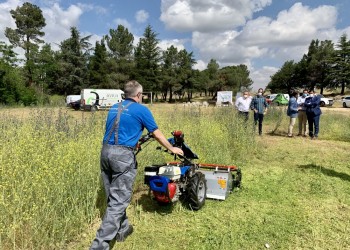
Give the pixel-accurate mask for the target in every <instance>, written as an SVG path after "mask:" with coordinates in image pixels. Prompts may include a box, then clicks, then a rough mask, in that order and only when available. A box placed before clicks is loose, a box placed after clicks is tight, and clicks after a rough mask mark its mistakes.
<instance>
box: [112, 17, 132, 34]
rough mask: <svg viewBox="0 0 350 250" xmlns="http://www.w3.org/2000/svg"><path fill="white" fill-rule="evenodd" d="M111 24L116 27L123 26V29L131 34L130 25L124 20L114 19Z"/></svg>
mask: <svg viewBox="0 0 350 250" xmlns="http://www.w3.org/2000/svg"><path fill="white" fill-rule="evenodd" d="M113 22H114V23H115V24H116V25H117V26H118V25H123V26H124V27H125V28H127V29H128V30H129V32H131V30H132V25H131V24H130V23H129V22H128V21H127V20H126V19H121V18H117V19H114V21H113Z"/></svg>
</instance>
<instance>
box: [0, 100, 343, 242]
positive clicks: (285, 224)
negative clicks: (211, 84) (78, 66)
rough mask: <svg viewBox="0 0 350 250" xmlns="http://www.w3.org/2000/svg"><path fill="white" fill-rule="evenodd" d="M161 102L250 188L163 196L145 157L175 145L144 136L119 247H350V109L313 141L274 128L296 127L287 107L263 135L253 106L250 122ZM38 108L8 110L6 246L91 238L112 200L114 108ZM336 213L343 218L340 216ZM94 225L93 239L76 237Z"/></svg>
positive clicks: (159, 112)
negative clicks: (104, 178)
mask: <svg viewBox="0 0 350 250" xmlns="http://www.w3.org/2000/svg"><path fill="white" fill-rule="evenodd" d="M151 109H152V110H153V113H154V116H155V118H156V121H157V123H158V125H159V128H160V129H161V130H162V131H163V133H164V134H165V136H166V137H170V136H171V134H170V132H171V131H173V130H182V131H183V132H184V134H185V141H186V143H187V144H188V145H189V146H190V147H191V149H192V150H193V151H194V152H195V153H197V154H198V156H199V160H198V161H197V162H205V163H218V164H227V165H237V166H239V167H240V168H242V170H243V188H242V189H241V190H240V191H236V192H234V194H233V195H231V196H230V197H229V198H228V200H226V201H224V202H220V201H213V200H207V204H206V206H205V207H204V209H202V210H200V211H198V212H192V211H189V210H188V209H185V208H184V207H182V205H181V204H180V203H177V204H175V205H173V206H170V207H159V206H158V205H157V204H156V203H154V201H152V200H150V198H149V196H148V195H147V187H146V186H144V185H143V184H142V182H143V168H144V167H145V166H147V165H152V164H157V163H164V162H167V161H171V160H173V156H171V155H168V154H165V153H162V152H161V151H159V150H156V149H155V148H156V146H157V143H156V142H151V143H150V144H148V145H147V146H145V145H144V147H143V150H142V151H141V152H140V154H139V155H138V156H137V158H138V162H139V174H138V175H137V180H136V183H135V187H134V198H133V201H132V203H131V205H130V207H129V208H128V213H129V218H130V220H131V221H132V223H133V224H134V225H135V228H136V231H135V233H134V236H132V237H131V238H130V239H128V241H126V242H125V243H122V244H120V245H118V247H117V248H120V247H122V248H123V249H168V248H169V245H171V246H172V247H174V248H177V249H178V248H182V249H193V248H196V249H218V248H220V249H261V248H263V247H264V244H265V243H269V244H270V245H271V246H275V248H276V249H277V248H279V249H296V248H299V249H300V248H303V247H305V246H306V248H313V246H315V247H314V248H315V249H325V248H327V246H328V245H327V244H332V246H334V249H342V248H344V247H346V246H347V245H348V243H349V244H350V239H349V237H348V236H346V232H347V231H348V229H346V228H345V225H346V222H345V223H344V222H342V220H341V219H342V218H343V219H345V220H349V219H350V217H349V215H348V214H347V212H348V211H349V207H350V193H349V192H350V191H349V189H348V182H349V181H350V179H349V175H350V174H349V173H347V168H346V159H343V158H342V157H345V158H347V157H349V151H348V147H349V144H348V142H349V140H348V139H347V138H349V137H348V136H349V133H348V132H347V131H346V132H344V131H345V130H346V128H349V125H350V121H349V118H347V119H344V116H341V115H339V116H338V115H336V114H324V115H323V116H322V117H321V134H320V138H321V140H320V141H317V142H316V144H315V142H312V143H314V144H312V143H311V141H310V140H306V139H305V140H304V139H303V138H300V139H299V138H298V139H296V140H294V141H284V140H283V138H282V140H280V138H281V137H278V136H277V137H276V136H269V135H268V133H269V132H270V131H272V130H274V129H275V130H276V131H275V132H276V133H275V134H277V135H283V133H285V131H286V130H287V124H288V119H287V118H286V116H285V113H284V111H282V110H280V109H276V110H270V111H269V113H268V115H267V116H266V120H265V122H264V131H266V132H268V133H267V134H264V135H263V137H262V138H260V137H258V139H257V137H256V132H254V128H253V120H252V117H250V119H249V121H248V123H247V124H245V123H244V122H243V121H242V120H241V119H239V117H238V116H237V113H236V112H235V111H234V110H232V109H230V108H225V107H223V108H208V109H205V108H199V107H197V108H188V107H186V108H184V107H181V106H179V105H178V106H176V105H172V106H157V105H154V106H152V107H151ZM30 112H31V113H30V115H29V116H27V115H24V116H23V117H22V116H21V115H18V114H17V115H16V116H14V115H12V114H11V113H10V112H4V111H2V113H1V115H2V119H1V121H0V128H1V131H2V133H1V134H0V146H1V163H0V171H1V176H0V178H1V179H0V211H1V213H0V216H1V218H0V249H87V248H88V245H89V244H90V243H91V240H92V239H93V236H94V234H95V230H96V228H95V227H94V228H91V227H90V226H91V224H92V223H93V222H95V221H96V219H97V222H98V223H99V220H100V218H101V216H102V215H103V212H104V208H105V199H104V194H103V189H102V188H101V184H100V179H99V173H100V170H99V155H100V149H101V140H102V136H103V132H104V125H105V118H106V113H105V112H96V113H94V114H91V113H88V112H81V113H80V112H74V111H67V110H65V109H58V110H57V109H31V111H30ZM25 117H27V118H25ZM322 139H326V140H329V142H327V141H325V140H322ZM285 140H287V139H285ZM335 140H341V141H343V142H338V141H335ZM317 143H318V144H317ZM326 143H329V145H328V144H326ZM332 150H337V151H335V152H333V151H332ZM347 159H348V158H347ZM348 167H350V166H349V165H348ZM332 211H334V213H333V214H332ZM341 217H342V218H341ZM332 221H333V222H334V223H336V225H328V223H331V224H332V223H333V222H332ZM98 223H97V224H98ZM87 228H88V229H89V230H88V231H87ZM334 230H335V231H334ZM83 235H85V238H86V242H78V243H76V244H73V245H70V244H68V243H69V242H74V241H76V240H77V239H80V238H81V237H82V236H83ZM326 235H329V236H330V237H332V238H330V239H329V238H325V237H326ZM347 235H350V234H347ZM67 244H68V245H67Z"/></svg>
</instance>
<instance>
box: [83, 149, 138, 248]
mask: <svg viewBox="0 0 350 250" xmlns="http://www.w3.org/2000/svg"><path fill="white" fill-rule="evenodd" d="M136 166H137V165H136V159H135V155H134V151H133V149H131V148H127V147H123V146H117V145H103V147H102V151H101V176H102V180H103V184H104V188H105V192H106V196H107V209H106V212H105V215H104V217H103V220H102V223H101V226H100V228H99V229H98V230H97V233H96V238H95V239H94V241H93V242H92V245H91V247H90V249H91V250H92V249H93V250H95V249H96V250H97V249H101V250H102V249H103V250H104V249H109V242H110V241H111V240H113V239H114V238H115V236H116V235H117V233H118V234H122V235H123V233H124V232H125V231H126V230H127V229H128V228H129V222H128V217H127V216H126V208H127V207H128V206H129V204H130V201H131V195H132V187H133V184H134V181H135V177H136V172H137V169H136Z"/></svg>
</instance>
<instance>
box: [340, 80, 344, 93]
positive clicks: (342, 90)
mask: <svg viewBox="0 0 350 250" xmlns="http://www.w3.org/2000/svg"><path fill="white" fill-rule="evenodd" d="M344 93H345V82H343V83H342V84H341V92H340V94H341V95H344Z"/></svg>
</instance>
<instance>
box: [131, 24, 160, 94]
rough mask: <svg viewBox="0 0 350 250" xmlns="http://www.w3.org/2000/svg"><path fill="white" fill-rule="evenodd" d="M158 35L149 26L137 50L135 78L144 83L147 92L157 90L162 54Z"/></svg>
mask: <svg viewBox="0 0 350 250" xmlns="http://www.w3.org/2000/svg"><path fill="white" fill-rule="evenodd" d="M157 36H158V34H157V33H155V31H154V30H153V29H152V27H151V26H150V25H148V26H147V27H146V29H145V31H144V33H143V37H141V38H140V41H139V43H138V44H137V46H136V49H135V54H134V56H135V64H136V72H135V78H136V79H137V80H138V81H139V82H141V83H142V85H143V87H144V90H145V91H154V90H157V89H155V87H156V86H157V83H158V77H157V75H158V72H159V64H160V60H161V52H160V48H159V47H158V44H159V39H158V38H157Z"/></svg>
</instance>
